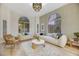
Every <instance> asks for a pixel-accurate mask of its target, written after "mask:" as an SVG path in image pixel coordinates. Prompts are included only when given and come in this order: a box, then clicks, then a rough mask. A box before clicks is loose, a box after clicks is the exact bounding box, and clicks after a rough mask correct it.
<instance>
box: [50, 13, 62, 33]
mask: <svg viewBox="0 0 79 59" xmlns="http://www.w3.org/2000/svg"><path fill="white" fill-rule="evenodd" d="M60 18H61V17H60V15H59V14H58V13H55V14H53V15H51V16H50V17H49V20H48V33H60V32H61V19H60Z"/></svg>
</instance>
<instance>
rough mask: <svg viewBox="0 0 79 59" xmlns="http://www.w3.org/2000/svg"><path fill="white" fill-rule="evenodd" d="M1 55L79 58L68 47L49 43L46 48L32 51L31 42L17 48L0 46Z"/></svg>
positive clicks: (40, 47)
mask: <svg viewBox="0 0 79 59" xmlns="http://www.w3.org/2000/svg"><path fill="white" fill-rule="evenodd" d="M0 55H4V56H8V55H12V56H77V55H79V54H77V53H73V52H71V51H70V50H69V49H68V47H65V48H61V47H58V46H55V45H51V44H49V43H45V47H43V46H38V47H37V48H36V49H32V43H31V41H26V42H23V43H21V44H19V45H16V46H15V47H5V45H4V44H0Z"/></svg>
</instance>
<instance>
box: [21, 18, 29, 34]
mask: <svg viewBox="0 0 79 59" xmlns="http://www.w3.org/2000/svg"><path fill="white" fill-rule="evenodd" d="M19 33H20V34H23V35H27V34H29V19H28V18H27V17H20V18H19Z"/></svg>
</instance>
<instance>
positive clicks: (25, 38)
mask: <svg viewBox="0 0 79 59" xmlns="http://www.w3.org/2000/svg"><path fill="white" fill-rule="evenodd" d="M18 37H19V38H20V39H21V41H23V40H24V41H25V40H30V39H32V35H18Z"/></svg>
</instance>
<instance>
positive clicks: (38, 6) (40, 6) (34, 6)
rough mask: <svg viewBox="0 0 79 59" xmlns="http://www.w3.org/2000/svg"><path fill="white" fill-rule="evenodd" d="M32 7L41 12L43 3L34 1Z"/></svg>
mask: <svg viewBox="0 0 79 59" xmlns="http://www.w3.org/2000/svg"><path fill="white" fill-rule="evenodd" d="M32 7H33V9H34V11H36V12H39V11H40V10H41V9H42V3H33V4H32Z"/></svg>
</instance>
